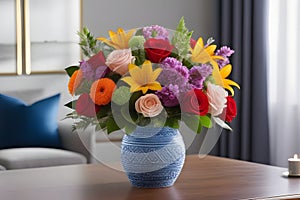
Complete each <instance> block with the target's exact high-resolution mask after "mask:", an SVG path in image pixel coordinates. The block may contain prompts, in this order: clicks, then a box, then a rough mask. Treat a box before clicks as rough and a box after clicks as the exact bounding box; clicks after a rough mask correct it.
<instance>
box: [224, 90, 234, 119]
mask: <svg viewBox="0 0 300 200" xmlns="http://www.w3.org/2000/svg"><path fill="white" fill-rule="evenodd" d="M236 113H237V109H236V103H235V101H234V99H233V98H232V97H231V96H228V97H227V108H226V117H225V121H227V122H231V121H232V120H233V118H235V117H236Z"/></svg>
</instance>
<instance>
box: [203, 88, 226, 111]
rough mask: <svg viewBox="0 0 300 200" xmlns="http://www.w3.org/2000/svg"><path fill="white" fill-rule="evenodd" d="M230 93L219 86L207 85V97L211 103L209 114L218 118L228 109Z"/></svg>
mask: <svg viewBox="0 0 300 200" xmlns="http://www.w3.org/2000/svg"><path fill="white" fill-rule="evenodd" d="M227 96H228V92H227V91H226V90H225V89H224V88H222V87H221V86H219V85H214V84H211V83H208V84H207V97H208V101H209V110H208V112H209V113H211V114H212V116H218V115H219V114H221V113H222V111H223V109H224V108H225V107H226V102H227Z"/></svg>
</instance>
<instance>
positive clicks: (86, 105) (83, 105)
mask: <svg viewBox="0 0 300 200" xmlns="http://www.w3.org/2000/svg"><path fill="white" fill-rule="evenodd" d="M99 110H100V106H98V105H95V104H94V102H93V101H92V99H91V98H90V95H89V94H87V93H83V94H82V95H80V97H79V98H78V100H77V103H76V112H77V113H78V114H79V115H84V116H87V117H94V116H96V114H97V112H98V111H99Z"/></svg>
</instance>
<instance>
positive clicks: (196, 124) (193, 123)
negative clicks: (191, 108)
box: [182, 114, 202, 133]
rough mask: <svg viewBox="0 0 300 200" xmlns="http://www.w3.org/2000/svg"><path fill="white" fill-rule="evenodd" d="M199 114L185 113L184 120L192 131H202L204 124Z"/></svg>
mask: <svg viewBox="0 0 300 200" xmlns="http://www.w3.org/2000/svg"><path fill="white" fill-rule="evenodd" d="M200 118H201V117H200V116H199V115H190V114H184V116H183V118H182V120H183V121H184V123H185V124H186V125H187V127H189V128H190V129H191V130H192V131H194V132H196V133H200V132H201V130H202V124H201V120H200Z"/></svg>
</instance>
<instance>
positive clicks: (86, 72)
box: [80, 61, 110, 81]
mask: <svg viewBox="0 0 300 200" xmlns="http://www.w3.org/2000/svg"><path fill="white" fill-rule="evenodd" d="M80 69H81V71H82V74H83V77H84V78H85V79H87V80H92V81H94V80H97V79H100V78H103V77H104V76H105V75H106V74H107V73H109V71H110V69H109V68H108V67H107V66H98V67H96V68H95V69H94V68H93V67H92V66H91V65H90V64H89V63H88V62H86V61H82V62H80Z"/></svg>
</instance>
